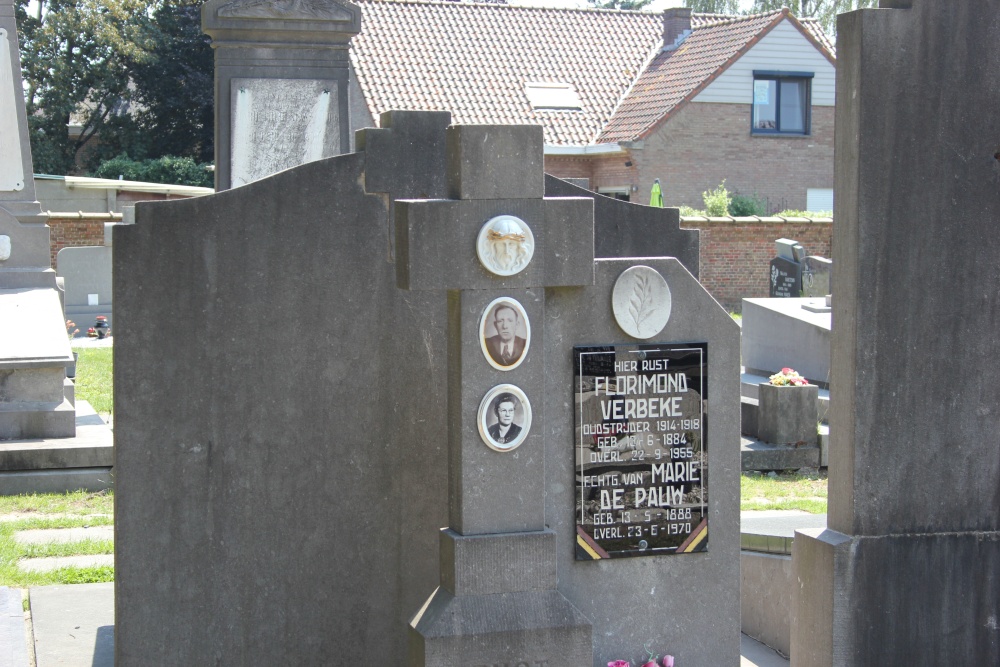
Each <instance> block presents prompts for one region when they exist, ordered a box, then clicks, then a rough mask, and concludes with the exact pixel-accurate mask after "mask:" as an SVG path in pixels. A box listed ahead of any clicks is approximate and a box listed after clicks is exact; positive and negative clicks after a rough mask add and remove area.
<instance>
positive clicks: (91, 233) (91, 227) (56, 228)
mask: <svg viewBox="0 0 1000 667" xmlns="http://www.w3.org/2000/svg"><path fill="white" fill-rule="evenodd" d="M48 224H49V254H50V258H49V259H50V261H51V262H52V268H56V255H57V254H59V251H60V250H62V249H63V248H69V247H76V246H89V245H104V221H103V220H60V219H58V218H50V219H49V221H48Z"/></svg>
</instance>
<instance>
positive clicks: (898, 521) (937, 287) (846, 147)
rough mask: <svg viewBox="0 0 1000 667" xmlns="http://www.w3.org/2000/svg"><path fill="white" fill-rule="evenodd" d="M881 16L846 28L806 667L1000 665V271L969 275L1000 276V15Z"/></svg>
mask: <svg viewBox="0 0 1000 667" xmlns="http://www.w3.org/2000/svg"><path fill="white" fill-rule="evenodd" d="M881 7H882V8H880V9H864V10H859V11H855V12H850V13H846V14H841V15H840V16H839V17H838V23H837V28H838V29H837V35H838V37H837V41H838V43H837V53H838V67H837V91H838V95H837V108H836V154H837V161H836V165H835V190H836V192H837V222H836V224H835V225H834V248H836V253H837V268H836V271H834V273H833V290H832V291H833V295H834V298H833V304H832V306H833V323H834V326H833V339H832V350H831V356H832V363H831V379H830V388H831V397H830V437H831V442H830V456H829V511H828V526H829V530H827V531H825V532H823V533H819V534H812V533H803V532H800V533H799V535H797V536H796V538H795V544H794V550H795V554H794V556H793V564H794V567H795V574H796V577H797V579H798V581H799V582H801V587H800V589H799V592H798V603H797V604H798V607H797V608H798V613H797V622H796V623H795V626H794V627H793V632H792V644H791V650H792V654H791V657H792V662H793V664H795V665H802V666H805V667H811V666H813V665H823V666H824V667H829V666H831V665H844V664H850V665H858V666H866V665H872V666H875V665H886V664H914V663H921V664H936V663H940V662H948V661H951V662H956V661H957V662H960V663H962V664H967V665H995V664H1000V641H998V630H997V623H996V619H998V618H1000V576H998V572H997V564H998V563H1000V554H998V551H997V545H998V544H1000V511H998V508H1000V485H998V484H997V480H998V479H1000V449H998V448H997V447H996V434H997V432H998V431H1000V411H998V410H997V400H996V396H997V387H998V386H1000V365H998V364H997V363H996V359H997V356H998V353H1000V346H998V338H997V330H998V327H1000V309H998V308H997V305H996V304H997V294H1000V273H997V272H995V271H987V272H985V273H982V274H980V275H978V276H977V278H976V280H975V281H973V282H974V283H975V287H974V288H968V289H966V288H958V287H957V286H956V281H955V275H954V272H953V271H951V270H950V268H951V267H955V266H976V267H979V266H996V265H997V264H1000V237H998V236H997V234H996V233H995V231H996V230H995V225H994V221H995V220H996V219H998V216H1000V190H998V189H997V179H998V174H1000V162H998V160H997V159H996V157H995V156H996V154H997V144H996V138H997V137H1000V116H998V115H997V114H994V113H983V109H986V108H992V107H993V106H995V102H996V100H997V99H998V98H1000V74H998V72H1000V69H998V68H997V67H994V65H995V64H997V63H1000V40H997V35H1000V13H998V12H997V11H996V5H995V3H992V2H986V1H983V0H974V1H972V2H966V3H953V2H944V1H934V0H893V1H892V2H889V1H887V0H883V1H882V2H881ZM890 7H892V8H893V9H890ZM903 45H905V48H903ZM887 100H891V101H892V103H891V104H887V103H886V101H887ZM800 553H801V554H802V556H801V557H800V555H799V554H800Z"/></svg>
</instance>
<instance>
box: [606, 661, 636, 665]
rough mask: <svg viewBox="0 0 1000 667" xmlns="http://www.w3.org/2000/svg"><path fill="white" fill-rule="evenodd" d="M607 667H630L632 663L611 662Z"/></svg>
mask: <svg viewBox="0 0 1000 667" xmlns="http://www.w3.org/2000/svg"><path fill="white" fill-rule="evenodd" d="M608 667H632V663H631V662H629V661H628V660H613V661H611V662H609V663H608Z"/></svg>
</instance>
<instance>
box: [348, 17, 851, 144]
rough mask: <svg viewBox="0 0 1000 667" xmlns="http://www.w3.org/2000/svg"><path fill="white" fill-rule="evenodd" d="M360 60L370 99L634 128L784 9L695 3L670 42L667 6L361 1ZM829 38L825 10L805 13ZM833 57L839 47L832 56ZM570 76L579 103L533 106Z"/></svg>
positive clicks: (459, 116)
mask: <svg viewBox="0 0 1000 667" xmlns="http://www.w3.org/2000/svg"><path fill="white" fill-rule="evenodd" d="M356 4H357V5H358V6H360V7H361V11H362V22H361V33H360V34H359V35H357V36H356V37H355V38H354V39H353V40H352V42H351V62H352V64H353V66H354V71H355V72H356V73H357V77H358V83H359V84H360V86H361V91H362V93H363V95H364V97H365V102H366V103H367V105H368V109H369V110H370V111H371V112H372V115H373V117H374V118H375V119H376V122H377V120H378V117H379V114H381V113H382V112H383V111H388V110H390V109H417V110H448V111H451V112H452V120H453V122H455V123H527V124H539V125H543V126H544V128H545V142H546V143H549V144H560V145H588V144H591V143H595V141H596V142H602V143H604V142H615V141H625V140H630V139H634V138H636V137H638V136H640V135H641V134H642V133H643V132H645V131H647V130H648V129H649V128H650V127H652V126H653V125H654V124H655V123H656V122H657V121H658V120H659V119H661V118H663V116H664V115H665V114H666V113H668V112H669V111H670V109H672V108H674V107H675V106H676V105H677V104H678V103H680V102H681V101H683V100H684V99H685V97H686V96H687V95H688V94H690V93H691V91H693V90H694V89H695V88H697V87H698V86H699V85H701V84H702V83H703V82H705V81H706V80H708V79H709V77H711V76H712V75H713V73H715V72H716V71H717V70H718V68H719V67H720V66H722V65H724V64H725V63H726V62H727V60H728V59H730V58H731V57H732V56H733V55H734V54H736V53H738V52H739V51H740V50H741V49H742V48H744V47H745V46H746V45H747V44H748V43H750V42H751V41H752V40H754V39H755V38H756V37H757V36H758V35H759V34H760V33H761V32H762V31H763V30H764V29H765V28H766V27H767V26H768V25H769V24H770V23H771V22H774V21H776V20H777V18H778V17H779V14H780V13H781V12H772V13H770V14H763V15H758V16H754V17H731V16H723V15H717V14H694V15H693V16H692V27H693V28H694V30H693V32H692V34H691V35H690V36H689V37H688V38H687V39H686V40H685V41H684V43H683V44H682V45H681V47H680V48H679V49H677V50H676V51H674V52H667V53H659V50H660V46H661V36H662V25H663V19H662V16H660V15H658V14H651V13H646V12H631V11H615V10H597V9H550V8H537V7H513V6H509V5H496V4H467V3H455V2H427V1H422V0H356ZM801 25H802V26H803V28H804V30H805V31H806V32H807V33H809V34H810V35H812V37H813V39H814V40H815V41H816V42H817V43H818V44H819V45H821V46H822V47H825V48H827V49H829V51H830V53H831V54H832V45H831V44H830V42H829V38H828V37H827V36H826V35H825V34H823V32H822V30H821V29H819V26H818V24H816V22H815V21H810V20H804V21H801ZM830 57H831V58H832V55H831V56H830ZM529 81H532V82H551V83H568V84H571V85H572V86H573V88H574V89H575V91H576V93H577V95H578V96H579V98H580V102H581V109H580V110H579V111H568V110H535V109H532V107H531V104H530V103H529V101H528V97H527V95H526V93H525V83H526V82H529Z"/></svg>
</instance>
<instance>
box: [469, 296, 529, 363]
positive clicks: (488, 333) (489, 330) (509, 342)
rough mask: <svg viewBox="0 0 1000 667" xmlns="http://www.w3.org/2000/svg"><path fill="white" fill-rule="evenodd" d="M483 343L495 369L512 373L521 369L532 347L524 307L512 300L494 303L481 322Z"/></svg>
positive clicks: (480, 336)
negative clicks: (529, 348)
mask: <svg viewBox="0 0 1000 667" xmlns="http://www.w3.org/2000/svg"><path fill="white" fill-rule="evenodd" d="M479 342H480V344H481V345H482V348H483V354H484V355H485V356H486V361H488V362H489V363H490V365H491V366H493V368H496V369H497V370H501V371H509V370H513V369H515V368H517V367H518V366H520V365H521V362H522V361H524V358H525V357H526V356H527V355H528V347H529V346H530V345H531V324H530V323H529V322H528V315H527V313H525V312H524V306H522V305H521V304H520V303H518V302H517V300H515V299H511V298H509V297H501V298H499V299H495V300H494V301H493V302H491V303H490V305H488V306H486V310H484V311H483V316H482V318H481V319H480V321H479Z"/></svg>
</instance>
